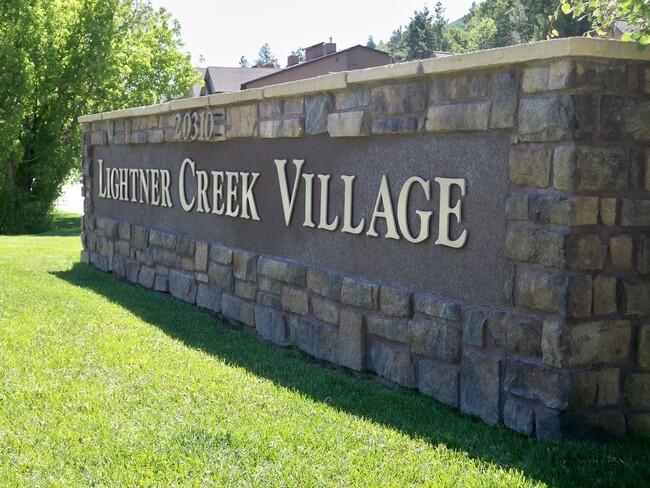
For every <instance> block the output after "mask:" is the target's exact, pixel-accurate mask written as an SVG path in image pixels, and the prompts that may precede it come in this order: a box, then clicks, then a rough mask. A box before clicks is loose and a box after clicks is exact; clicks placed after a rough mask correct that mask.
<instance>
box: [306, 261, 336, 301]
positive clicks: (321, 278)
mask: <svg viewBox="0 0 650 488" xmlns="http://www.w3.org/2000/svg"><path fill="white" fill-rule="evenodd" d="M342 285H343V277H342V276H341V275H340V274H337V273H330V272H325V271H319V270H317V269H313V268H309V269H308V270H307V288H309V290H310V291H311V292H313V293H316V294H318V295H320V296H323V297H325V298H329V299H330V300H335V301H338V300H340V298H341V287H342Z"/></svg>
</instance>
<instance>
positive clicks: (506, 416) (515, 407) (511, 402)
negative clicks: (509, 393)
mask: <svg viewBox="0 0 650 488" xmlns="http://www.w3.org/2000/svg"><path fill="white" fill-rule="evenodd" d="M503 423H504V424H505V426H506V427H508V428H509V429H512V430H514V431H517V432H521V433H522V434H524V435H527V436H531V435H532V434H533V432H534V430H535V411H534V410H533V409H532V408H530V407H529V406H528V405H526V404H524V403H522V402H520V401H517V400H515V399H513V398H507V399H506V401H505V403H504V404H503Z"/></svg>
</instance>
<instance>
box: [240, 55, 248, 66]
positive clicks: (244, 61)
mask: <svg viewBox="0 0 650 488" xmlns="http://www.w3.org/2000/svg"><path fill="white" fill-rule="evenodd" d="M239 67H240V68H250V64H249V63H248V59H246V58H245V57H244V56H242V57H241V58H239Z"/></svg>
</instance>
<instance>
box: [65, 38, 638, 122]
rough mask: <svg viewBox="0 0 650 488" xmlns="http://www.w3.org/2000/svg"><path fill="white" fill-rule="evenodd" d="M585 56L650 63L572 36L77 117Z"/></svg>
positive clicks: (617, 45) (629, 50)
mask: <svg viewBox="0 0 650 488" xmlns="http://www.w3.org/2000/svg"><path fill="white" fill-rule="evenodd" d="M563 57H583V58H585V57H587V58H603V59H608V58H611V59H618V60H621V59H627V60H639V61H650V50H647V51H644V52H640V51H639V50H638V49H637V47H636V44H635V43H631V42H623V41H618V40H612V39H594V38H589V37H569V38H564V39H553V40H550V41H540V42H533V43H530V44H519V45H516V46H508V47H502V48H495V49H486V50H483V51H476V52H471V53H464V54H455V55H453V56H447V57H443V58H432V59H423V60H420V61H409V62H405V63H397V64H389V65H386V66H378V67H375V68H366V69H360V70H354V71H342V72H339V73H332V74H328V75H323V76H318V77H316V78H309V79H306V80H298V81H290V82H287V83H281V84H277V85H270V86H267V87H264V88H254V89H251V90H244V91H241V92H233V93H218V94H215V95H209V96H204V97H195V98H186V99H182V100H173V101H171V102H166V103H161V104H158V105H150V106H146V107H135V108H129V109H124V110H116V111H113V112H104V113H100V114H92V115H83V116H81V117H79V119H78V121H79V122H80V123H82V124H85V123H90V122H98V121H102V120H115V119H125V118H133V117H140V116H147V115H158V114H164V113H166V112H174V111H178V110H190V109H200V108H205V107H212V106H224V105H234V104H238V103H245V102H257V101H262V100H268V99H273V98H278V97H289V96H297V95H307V94H312V93H320V92H324V91H334V90H341V89H344V88H346V87H348V86H354V85H356V84H359V83H369V82H374V81H380V80H391V79H402V78H411V77H415V76H418V75H422V74H443V73H453V72H456V71H462V70H472V69H480V68H489V67H498V66H503V65H509V64H519V63H526V62H529V61H535V60H543V59H553V58H563Z"/></svg>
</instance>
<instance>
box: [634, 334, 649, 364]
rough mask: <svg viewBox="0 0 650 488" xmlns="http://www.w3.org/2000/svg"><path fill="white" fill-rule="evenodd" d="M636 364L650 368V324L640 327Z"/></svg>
mask: <svg viewBox="0 0 650 488" xmlns="http://www.w3.org/2000/svg"><path fill="white" fill-rule="evenodd" d="M636 363H637V364H638V365H639V366H640V367H642V368H650V324H643V325H641V326H639V340H638V342H637V352H636Z"/></svg>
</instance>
